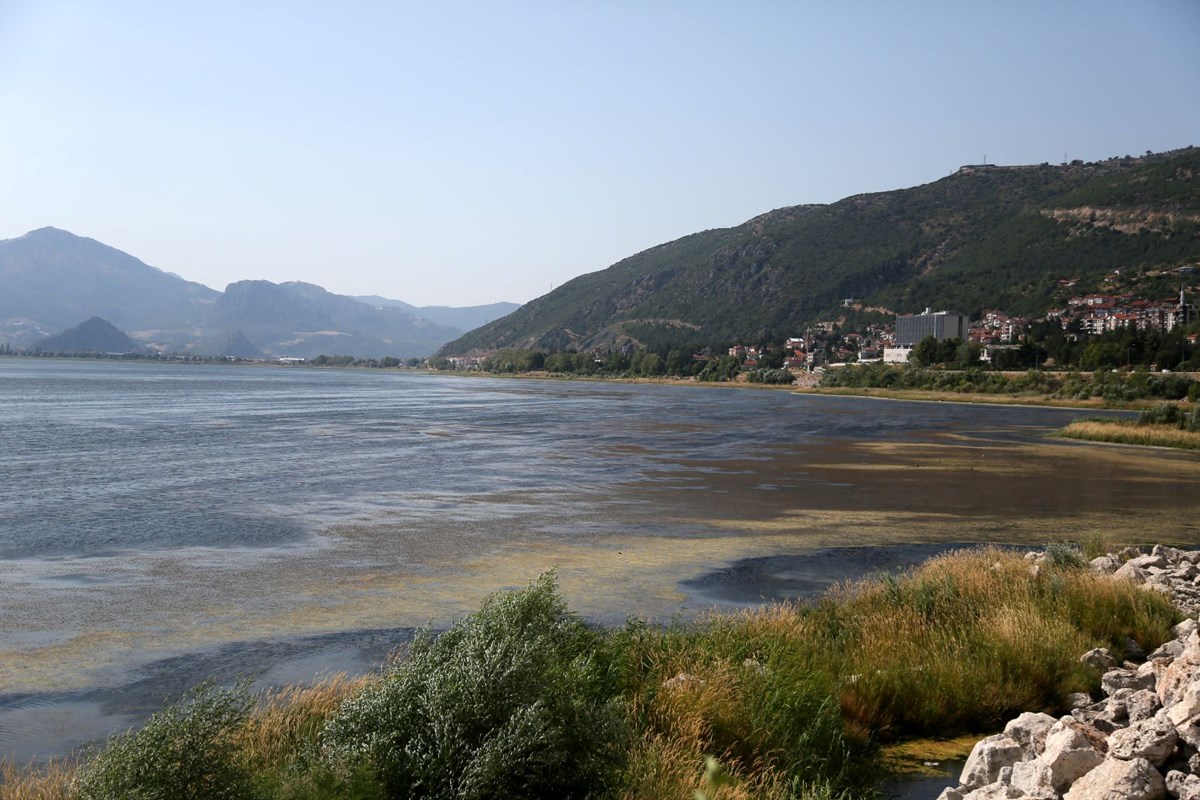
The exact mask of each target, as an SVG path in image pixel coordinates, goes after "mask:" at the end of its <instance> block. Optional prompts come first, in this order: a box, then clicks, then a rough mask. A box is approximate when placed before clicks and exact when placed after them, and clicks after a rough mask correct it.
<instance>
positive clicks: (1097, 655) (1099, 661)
mask: <svg viewBox="0 0 1200 800" xmlns="http://www.w3.org/2000/svg"><path fill="white" fill-rule="evenodd" d="M1079 660H1080V661H1081V662H1082V663H1084V664H1087V665H1088V666H1089V667H1092V668H1093V669H1098V670H1100V671H1101V672H1108V671H1109V670H1110V669H1112V668H1113V667H1115V666H1116V665H1117V660H1116V659H1115V658H1113V655H1112V653H1110V652H1109V650H1108V648H1107V647H1094V648H1092V649H1091V650H1088V651H1087V652H1086V653H1084V654H1083V655H1081V656H1080V657H1079Z"/></svg>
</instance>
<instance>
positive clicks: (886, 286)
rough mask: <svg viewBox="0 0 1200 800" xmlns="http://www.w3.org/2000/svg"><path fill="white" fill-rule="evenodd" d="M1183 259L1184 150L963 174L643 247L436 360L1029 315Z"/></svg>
mask: <svg viewBox="0 0 1200 800" xmlns="http://www.w3.org/2000/svg"><path fill="white" fill-rule="evenodd" d="M1198 263H1200V150H1198V149H1196V148H1193V147H1189V148H1187V149H1185V150H1176V151H1173V152H1170V153H1165V154H1160V155H1151V154H1147V155H1146V156H1144V157H1139V158H1130V157H1128V156H1126V157H1124V158H1113V159H1109V160H1107V161H1101V162H1094V163H1088V164H1085V163H1083V162H1078V161H1076V162H1072V163H1071V164H1067V165H1060V166H1052V165H1050V164H1040V165H1033V166H1020V167H997V166H994V165H977V166H967V167H963V168H961V169H960V170H958V171H957V172H955V173H954V174H952V175H949V176H947V177H945V178H942V179H941V180H938V181H934V182H933V183H928V184H925V185H922V186H916V187H912V188H909V189H899V190H895V191H889V192H880V193H876V194H863V195H856V196H854V197H849V198H846V199H844V200H841V201H838V202H836V203H832V204H829V205H800V206H792V207H789V208H782V209H778V210H775V211H771V212H768V213H766V214H762V215H760V216H758V217H755V218H753V219H751V220H749V221H747V222H745V223H743V224H741V225H738V226H736V227H732V228H722V229H716V230H709V231H703V232H700V233H695V234H692V235H690V236H685V237H683V238H682V239H678V240H676V241H673V242H668V243H666V244H662V245H658V246H657V247H653V248H650V249H649V250H646V251H643V252H641V253H638V254H636V255H634V256H631V257H629V258H626V259H624V260H622V261H620V262H618V263H616V264H614V265H613V266H611V267H609V268H608V269H605V270H602V271H600V272H594V273H591V274H588V275H583V276H581V277H579V278H576V279H574V280H572V281H570V282H568V283H565V284H563V285H562V286H561V287H559V288H558V289H556V290H554V291H553V292H551V293H549V294H547V295H544V296H543V297H540V298H538V299H536V300H534V301H532V302H530V303H527V304H526V305H524V306H522V307H521V308H520V309H518V310H517V311H515V312H513V313H512V314H510V315H509V316H507V317H504V318H503V319H499V320H496V321H494V322H492V323H489V324H488V325H485V326H483V327H481V328H479V329H477V330H474V331H471V332H469V333H468V334H466V335H465V336H463V337H461V338H459V339H456V340H455V341H453V342H450V343H449V344H447V345H446V346H445V347H443V348H442V350H441V351H440V352H441V354H444V355H452V354H460V353H466V352H470V351H477V350H490V349H496V348H500V347H537V348H542V349H568V348H578V349H591V348H604V347H613V346H620V345H625V344H635V345H645V346H649V347H655V348H661V347H667V346H694V345H700V344H718V343H732V342H734V341H745V342H753V341H757V340H760V339H782V338H783V337H785V336H789V335H798V334H801V333H803V331H804V330H805V328H806V327H807V326H808V325H809V324H811V323H812V322H814V321H817V320H829V319H836V318H837V317H838V316H839V315H840V314H844V313H845V312H844V311H843V310H842V306H843V305H844V301H845V300H847V299H849V298H853V299H855V301H856V302H858V303H859V304H860V306H863V307H869V308H875V309H887V310H888V311H890V312H900V313H906V312H915V311H920V310H921V309H923V308H925V307H927V306H930V307H935V308H954V309H959V310H963V311H966V312H968V313H971V314H972V315H978V314H979V313H980V311H982V310H983V309H985V308H999V309H1002V310H1004V311H1006V312H1008V313H1011V314H1040V313H1043V312H1044V311H1045V310H1046V308H1047V307H1049V306H1051V305H1052V304H1055V303H1058V302H1062V301H1063V300H1064V299H1065V297H1066V296H1069V295H1070V294H1075V293H1079V292H1080V291H1083V290H1085V289H1087V288H1096V287H1099V285H1100V284H1101V281H1103V279H1104V277H1105V276H1106V275H1107V274H1109V273H1111V272H1113V271H1114V270H1118V269H1122V270H1126V271H1129V270H1135V271H1141V273H1143V274H1152V273H1153V272H1154V271H1156V270H1159V269H1165V268H1174V267H1177V266H1184V265H1188V264H1198ZM1072 282H1073V283H1072ZM1068 284H1070V285H1071V286H1073V287H1074V288H1064V287H1066V286H1067V285H1068Z"/></svg>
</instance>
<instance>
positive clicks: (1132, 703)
mask: <svg viewBox="0 0 1200 800" xmlns="http://www.w3.org/2000/svg"><path fill="white" fill-rule="evenodd" d="M1160 708H1162V704H1161V703H1159V701H1158V695H1157V694H1155V693H1154V692H1152V691H1150V690H1149V689H1141V690H1139V691H1136V692H1132V693H1130V695H1129V696H1128V697H1126V698H1125V713H1126V716H1127V717H1128V719H1129V721H1130V722H1141V721H1142V720H1144V719H1150V718H1151V717H1153V716H1154V715H1155V714H1157V713H1158V710H1159V709H1160Z"/></svg>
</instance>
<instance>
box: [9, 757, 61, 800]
mask: <svg viewBox="0 0 1200 800" xmlns="http://www.w3.org/2000/svg"><path fill="white" fill-rule="evenodd" d="M77 766H78V765H77V764H76V763H75V762H74V761H69V760H63V761H51V762H49V763H47V764H44V765H42V766H30V767H27V768H21V767H16V766H13V765H12V764H9V763H7V762H0V800H68V798H70V796H71V793H70V792H71V780H72V779H73V778H74V777H75V770H76V768H77Z"/></svg>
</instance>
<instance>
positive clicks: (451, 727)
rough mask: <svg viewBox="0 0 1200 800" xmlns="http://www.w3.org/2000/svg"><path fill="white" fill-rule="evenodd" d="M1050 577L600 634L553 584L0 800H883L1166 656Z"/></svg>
mask: <svg viewBox="0 0 1200 800" xmlns="http://www.w3.org/2000/svg"><path fill="white" fill-rule="evenodd" d="M1089 555H1090V554H1089ZM1047 556H1048V558H1047V560H1046V561H1045V562H1044V563H1043V565H1042V568H1041V569H1040V570H1030V569H1029V562H1028V561H1027V560H1025V559H1024V558H1023V557H1021V555H1020V554H1016V553H1011V552H1004V551H1001V550H995V549H985V550H974V551H961V552H959V553H955V554H950V555H946V556H942V557H939V558H936V559H934V560H932V561H930V562H928V563H926V564H925V565H923V566H921V567H919V568H916V569H914V570H911V571H910V572H908V573H906V574H903V575H901V576H895V577H885V578H882V579H872V580H867V581H863V582H861V583H857V584H851V585H847V586H843V587H840V588H838V589H836V590H834V591H833V592H831V593H830V594H828V595H827V596H826V597H825V598H823V599H821V600H820V601H819V602H816V603H813V604H796V603H787V604H781V605H776V606H771V607H766V608H760V609H756V610H750V611H745V612H742V613H731V614H720V615H716V616H713V617H711V618H709V619H707V620H705V621H702V622H700V623H697V624H694V625H676V626H673V627H670V628H666V629H661V628H653V627H649V626H647V625H645V624H643V623H641V622H637V621H631V622H630V623H628V624H627V625H626V626H625V627H623V628H618V629H612V630H603V629H599V630H598V629H595V628H592V627H590V626H587V625H585V624H583V622H582V621H581V620H580V619H579V618H578V617H576V616H575V615H574V614H572V613H571V611H570V610H569V609H568V608H567V606H566V604H565V602H564V601H563V599H562V598H561V596H560V594H559V593H558V590H557V586H556V584H555V582H554V580H553V578H552V577H550V576H543V577H542V578H540V579H539V580H538V581H536V582H535V583H533V584H532V585H531V586H530V587H529V588H528V589H526V590H524V591H520V592H512V593H507V594H500V595H496V596H493V597H492V598H491V599H489V600H487V601H486V602H485V603H484V605H483V607H482V608H481V609H480V610H479V611H478V612H476V613H475V614H473V615H471V616H469V617H467V618H466V619H464V620H461V621H460V622H458V623H457V624H455V625H454V626H453V627H452V628H451V629H450V630H449V631H447V632H445V633H443V634H441V635H439V636H436V637H435V636H430V635H425V636H422V637H421V638H419V639H418V640H417V641H416V642H415V643H414V644H413V645H412V647H411V648H410V650H409V652H408V653H407V655H405V656H402V657H399V658H398V659H397V660H395V661H393V662H391V663H390V664H389V665H387V667H386V668H385V669H384V670H383V671H382V672H381V673H379V674H377V675H375V676H371V677H368V678H365V679H362V680H357V681H347V680H345V679H335V680H333V681H331V682H329V683H326V684H322V685H318V686H316V687H312V688H309V689H287V690H284V691H283V692H280V693H276V694H273V695H268V696H266V697H263V698H260V699H258V701H257V702H255V701H254V699H253V698H250V697H249V696H247V694H246V693H245V691H244V689H239V688H233V689H220V688H217V687H214V686H212V685H211V684H210V685H205V686H201V687H200V688H199V689H197V690H196V691H194V692H193V693H192V694H190V695H189V696H188V697H186V698H185V699H184V701H183V702H182V703H180V704H178V705H174V706H171V707H169V708H167V709H166V710H164V711H163V712H161V713H160V714H158V715H157V716H155V717H153V718H152V719H151V720H150V721H149V722H148V723H147V724H146V725H145V726H144V727H143V728H141V729H140V730H138V731H135V732H130V733H126V734H121V735H118V736H114V737H113V738H112V739H110V740H109V742H108V743H107V744H106V745H105V746H104V747H103V748H101V749H99V750H98V751H95V752H93V753H91V754H90V755H89V756H88V757H87V758H85V759H84V760H83V762H82V763H80V764H72V763H65V764H64V763H58V764H54V765H51V766H50V767H48V768H46V769H45V770H43V771H42V772H40V773H37V772H35V773H33V774H29V773H25V774H22V773H21V772H19V771H17V770H15V769H13V768H12V767H11V766H10V767H8V768H3V767H0V800H31V799H32V798H35V797H37V798H64V800H65V799H67V798H74V799H77V800H117V798H130V797H137V798H145V799H146V800H157V799H159V798H161V799H162V800H186V798H210V797H223V798H228V800H268V799H269V798H279V799H280V800H282V799H283V798H289V799H290V800H301V798H313V799H315V798H411V799H412V800H419V799H420V798H480V799H481V800H482V799H484V798H503V797H546V798H549V797H554V798H584V797H590V798H598V799H599V798H612V799H613V800H617V799H618V798H619V799H620V800H661V798H692V797H698V798H706V800H719V799H721V800H751V799H752V798H756V799H760V800H784V798H812V799H813V800H818V799H820V800H833V798H846V797H853V796H868V795H872V794H873V791H874V787H875V783H876V781H877V780H878V778H879V777H880V775H881V771H882V768H881V764H882V762H881V759H880V749H879V745H880V744H881V743H884V742H890V741H895V740H898V739H903V738H907V737H914V736H929V735H937V736H947V735H953V734H955V733H967V732H973V733H975V732H979V731H987V730H994V729H995V727H996V726H997V725H999V724H1000V723H1001V722H1002V721H1003V720H1004V719H1007V718H1008V717H1010V716H1012V715H1013V714H1015V713H1017V712H1019V711H1024V710H1035V709H1036V710H1051V711H1053V710H1061V709H1063V708H1064V707H1065V702H1066V698H1067V695H1068V694H1070V693H1072V692H1077V691H1096V690H1097V688H1098V685H1099V679H1100V673H1099V672H1098V671H1096V670H1095V669H1093V668H1091V667H1089V666H1087V665H1085V664H1083V663H1081V662H1080V660H1079V657H1078V654H1079V653H1082V652H1085V651H1086V650H1088V649H1090V648H1091V647H1095V646H1106V647H1109V648H1112V649H1113V650H1114V652H1115V653H1117V654H1118V656H1120V655H1122V654H1123V653H1125V652H1126V650H1125V649H1126V648H1127V647H1129V644H1128V641H1129V639H1128V638H1127V637H1131V638H1132V639H1133V640H1134V641H1136V642H1137V644H1138V645H1139V646H1141V647H1142V648H1144V649H1146V650H1149V649H1152V648H1153V647H1154V646H1155V645H1157V644H1158V643H1160V642H1161V641H1164V640H1165V639H1166V638H1168V637H1169V635H1170V630H1171V626H1172V624H1174V623H1175V622H1176V621H1177V620H1178V612H1177V611H1176V610H1175V608H1174V607H1173V606H1172V604H1171V601H1170V600H1169V599H1168V598H1166V597H1164V596H1163V595H1161V594H1158V593H1155V592H1149V591H1145V590H1143V589H1141V588H1139V587H1137V586H1135V585H1133V584H1132V583H1129V582H1126V581H1118V580H1112V579H1111V578H1109V577H1108V576H1102V575H1098V574H1096V573H1094V572H1093V571H1091V570H1089V569H1088V568H1087V566H1086V561H1085V558H1084V554H1083V552H1081V551H1080V550H1079V549H1077V548H1073V547H1070V546H1067V545H1062V544H1059V545H1053V546H1051V547H1050V548H1048V549H1047ZM898 630H902V631H904V632H905V635H904V636H903V637H897V636H896V635H895V632H896V631H898Z"/></svg>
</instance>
